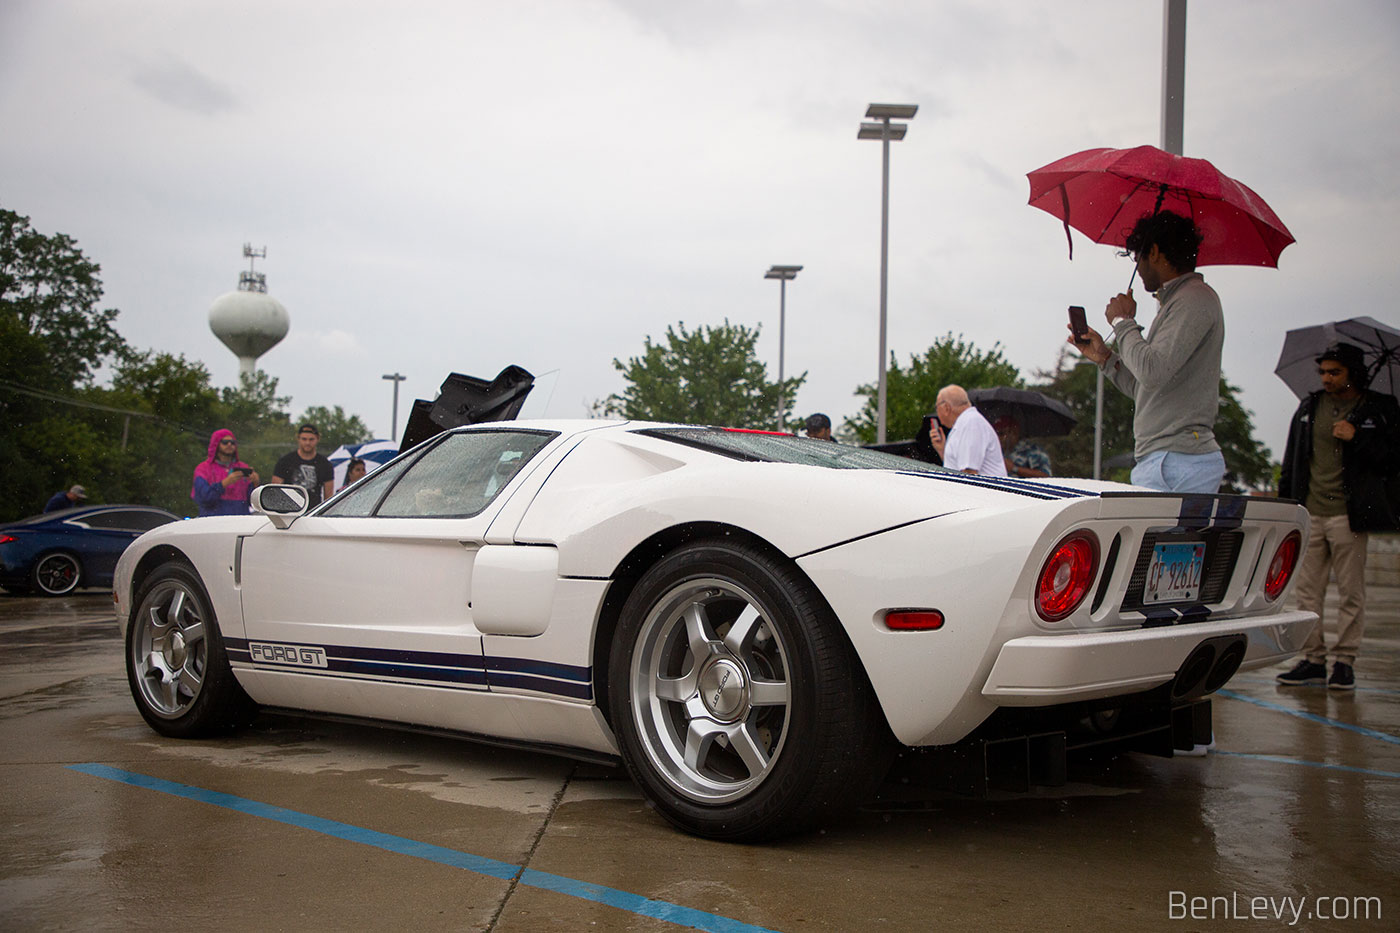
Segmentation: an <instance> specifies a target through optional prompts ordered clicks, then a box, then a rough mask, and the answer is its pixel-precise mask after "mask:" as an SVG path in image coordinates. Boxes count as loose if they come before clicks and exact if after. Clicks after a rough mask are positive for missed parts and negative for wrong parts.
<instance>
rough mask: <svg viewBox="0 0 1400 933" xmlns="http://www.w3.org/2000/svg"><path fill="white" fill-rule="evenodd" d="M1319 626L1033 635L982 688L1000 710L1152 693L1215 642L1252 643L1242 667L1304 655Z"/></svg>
mask: <svg viewBox="0 0 1400 933" xmlns="http://www.w3.org/2000/svg"><path fill="white" fill-rule="evenodd" d="M1316 623H1317V615H1316V614H1315V613H1312V612H1302V611H1293V612H1281V613H1278V614H1276V615H1270V616H1264V617H1262V618H1254V619H1222V620H1219V621H1212V622H1197V623H1191V624H1185V625H1172V626H1163V627H1160V628H1148V629H1136V630H1133V631H1127V632H1092V633H1084V634H1065V635H1031V636H1026V637H1024V638H1015V639H1012V640H1011V641H1008V642H1007V643H1006V644H1005V645H1003V646H1002V648H1001V651H1000V652H999V653H998V655H997V659H996V663H995V664H993V666H992V671H991V673H990V674H989V675H988V677H987V681H986V683H985V684H984V685H983V687H982V695H983V696H985V697H987V698H988V699H990V700H991V701H992V702H994V703H996V704H997V705H998V706H1045V705H1048V704H1052V703H1064V702H1070V701H1074V700H1093V699H1099V698H1102V697H1111V696H1118V695H1121V694H1125V693H1137V692H1139V691H1142V690H1150V689H1152V688H1153V687H1157V686H1160V685H1162V684H1165V683H1167V682H1169V681H1171V680H1172V679H1173V678H1175V677H1176V675H1177V672H1178V671H1179V670H1180V669H1181V667H1182V665H1183V664H1184V663H1185V662H1186V660H1187V658H1188V657H1190V656H1191V654H1192V652H1193V651H1194V650H1195V649H1196V648H1197V647H1199V646H1200V645H1201V643H1202V642H1205V641H1206V640H1208V639H1215V638H1221V637H1225V636H1240V637H1243V638H1244V639H1245V645H1246V647H1245V655H1244V660H1243V662H1242V663H1241V664H1240V668H1241V669H1242V670H1243V669H1249V668H1255V667H1264V666H1266V665H1269V664H1275V663H1277V662H1279V661H1283V660H1286V659H1287V658H1289V657H1291V656H1293V655H1295V654H1297V653H1298V651H1299V649H1300V648H1302V646H1303V642H1304V640H1305V639H1306V638H1307V637H1308V633H1309V632H1311V631H1312V628H1313V626H1314V625H1315V624H1316Z"/></svg>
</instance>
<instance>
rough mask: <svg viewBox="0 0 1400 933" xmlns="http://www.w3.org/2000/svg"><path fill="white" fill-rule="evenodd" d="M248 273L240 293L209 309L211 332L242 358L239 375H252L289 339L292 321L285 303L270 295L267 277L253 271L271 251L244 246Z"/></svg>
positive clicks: (241, 279)
mask: <svg viewBox="0 0 1400 933" xmlns="http://www.w3.org/2000/svg"><path fill="white" fill-rule="evenodd" d="M243 255H244V256H245V257H247V259H248V271H247V272H240V273H239V274H238V290H237V291H233V292H229V293H228V294H226V295H220V296H219V297H218V298H216V299H214V303H213V304H212V305H210V306H209V329H210V330H212V331H213V332H214V336H215V337H218V338H219V339H220V340H222V341H223V342H224V346H226V347H228V348H229V349H230V350H232V351H233V353H234V355H235V356H237V357H238V371H239V373H240V374H241V373H246V374H247V375H250V376H251V375H252V374H253V370H254V368H255V367H256V366H257V362H258V357H260V356H262V355H263V354H264V353H266V352H267V351H268V350H271V349H272V348H273V347H275V346H277V344H278V343H280V342H281V340H282V338H283V337H285V336H287V330H288V328H290V327H291V324H292V319H291V317H290V316H289V315H288V314H287V309H286V308H284V307H282V302H280V301H278V300H277V299H276V298H273V297H272V296H271V295H269V294H268V293H267V276H265V275H264V274H263V273H261V272H256V271H254V269H253V260H255V259H265V258H266V257H267V247H266V246H264V247H262V248H261V249H253V247H252V245H251V244H249V243H244V244H243Z"/></svg>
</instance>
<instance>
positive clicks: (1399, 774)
mask: <svg viewBox="0 0 1400 933" xmlns="http://www.w3.org/2000/svg"><path fill="white" fill-rule="evenodd" d="M1211 754H1212V755H1223V756H1225V757H1227V758H1249V759H1252V760H1254V761H1268V762H1272V763H1273V764H1278V765H1302V766H1303V767H1305V768H1325V769H1327V770H1328V771H1348V772H1350V773H1352V774H1364V775H1366V776H1367V777H1383V778H1400V771H1375V770H1373V769H1371V768H1353V767H1352V766H1351V765H1334V764H1329V763H1328V762H1325V761H1308V760H1307V759H1306V758H1289V757H1287V756H1285V755H1256V754H1254V753H1252V752H1222V751H1220V750H1219V749H1216V750H1215V751H1213V752H1211Z"/></svg>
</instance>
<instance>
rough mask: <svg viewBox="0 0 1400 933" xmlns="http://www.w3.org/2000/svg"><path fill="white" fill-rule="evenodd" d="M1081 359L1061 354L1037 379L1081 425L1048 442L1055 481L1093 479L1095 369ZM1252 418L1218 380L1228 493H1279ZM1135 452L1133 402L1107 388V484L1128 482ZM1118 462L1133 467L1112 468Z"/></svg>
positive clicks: (1219, 435) (1234, 391)
mask: <svg viewBox="0 0 1400 933" xmlns="http://www.w3.org/2000/svg"><path fill="white" fill-rule="evenodd" d="M1076 362H1078V359H1077V357H1074V356H1073V355H1072V354H1069V353H1068V351H1066V352H1062V353H1061V354H1060V358H1059V360H1058V361H1057V363H1056V368H1055V370H1054V371H1051V372H1042V373H1037V376H1039V377H1041V378H1048V379H1049V381H1048V382H1047V383H1046V384H1044V385H1040V386H1035V388H1037V389H1039V390H1040V391H1042V392H1044V393H1045V394H1046V395H1049V396H1052V397H1054V398H1058V399H1059V400H1060V401H1062V402H1064V403H1065V404H1066V405H1068V406H1069V407H1070V409H1071V410H1072V411H1073V412H1074V414H1075V416H1076V417H1077V418H1078V419H1079V424H1078V425H1076V426H1075V428H1074V430H1073V431H1071V432H1070V433H1069V434H1068V435H1066V436H1064V437H1057V438H1045V439H1042V440H1041V444H1042V446H1044V447H1045V450H1046V452H1047V453H1048V454H1049V455H1050V461H1051V463H1052V464H1053V465H1054V468H1055V474H1056V475H1057V476H1093V475H1094V404H1095V394H1096V377H1095V371H1096V369H1097V367H1095V366H1093V365H1075V364H1076ZM1250 416H1251V412H1250V411H1248V410H1247V409H1246V408H1245V407H1244V406H1243V405H1242V404H1240V400H1239V389H1238V388H1237V387H1235V386H1233V385H1231V384H1230V383H1229V382H1228V381H1227V380H1226V379H1225V378H1224V377H1223V376H1222V377H1221V379H1220V408H1219V415H1218V416H1217V417H1216V420H1215V439H1216V441H1218V442H1219V444H1220V449H1221V452H1222V453H1223V454H1224V455H1225V482H1224V485H1223V487H1222V489H1223V491H1226V492H1244V491H1246V490H1248V489H1268V488H1275V485H1276V483H1277V477H1276V474H1275V471H1274V469H1273V465H1272V464H1271V463H1270V462H1269V449H1268V448H1267V447H1265V446H1264V445H1263V444H1261V443H1260V442H1259V441H1258V440H1257V439H1256V438H1255V437H1254V425H1253V423H1252V422H1251V421H1250ZM1132 452H1133V400H1132V399H1130V398H1128V396H1126V395H1124V394H1123V393H1122V392H1120V391H1118V389H1116V388H1115V387H1114V386H1113V385H1112V384H1110V383H1108V382H1105V383H1104V394H1103V454H1102V457H1103V463H1104V464H1105V467H1104V470H1103V477H1104V479H1113V480H1118V481H1121V482H1127V481H1128V479H1129V475H1130V474H1131V471H1132V467H1131V465H1130V464H1131V457H1132ZM1115 457H1117V458H1119V459H1121V460H1127V461H1128V462H1129V465H1126V466H1118V467H1109V466H1108V465H1107V464H1108V462H1109V461H1110V460H1111V459H1114V458H1115Z"/></svg>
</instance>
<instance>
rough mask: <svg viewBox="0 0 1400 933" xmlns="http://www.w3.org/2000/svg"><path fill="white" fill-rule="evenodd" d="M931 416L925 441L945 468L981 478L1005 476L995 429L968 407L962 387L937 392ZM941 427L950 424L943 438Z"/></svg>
mask: <svg viewBox="0 0 1400 933" xmlns="http://www.w3.org/2000/svg"><path fill="white" fill-rule="evenodd" d="M934 415H935V417H934V419H933V423H932V424H931V425H929V440H930V441H931V442H932V443H933V449H934V450H936V451H938V456H940V457H942V458H943V465H944V466H945V467H948V468H949V469H950V470H962V471H963V472H964V473H980V474H981V475H983V476H1005V475H1006V460H1005V459H1004V458H1003V457H1002V454H1001V441H999V440H998V439H997V432H996V429H994V428H993V427H992V426H991V424H990V423H989V422H988V421H987V419H986V418H984V417H982V413H981V412H980V411H978V410H977V409H975V408H973V407H972V402H970V401H968V398H967V393H966V392H964V391H963V387H962V386H959V385H950V386H944V387H943V388H941V389H939V390H938V403H937V405H936V406H935V407H934ZM945 424H946V425H950V427H949V428H948V433H947V435H946V436H945V435H944V433H943V425H945Z"/></svg>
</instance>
